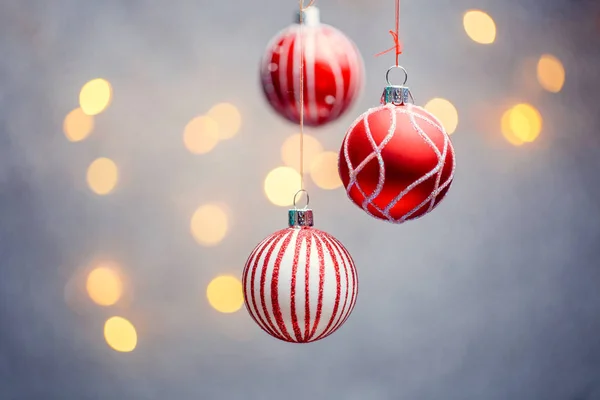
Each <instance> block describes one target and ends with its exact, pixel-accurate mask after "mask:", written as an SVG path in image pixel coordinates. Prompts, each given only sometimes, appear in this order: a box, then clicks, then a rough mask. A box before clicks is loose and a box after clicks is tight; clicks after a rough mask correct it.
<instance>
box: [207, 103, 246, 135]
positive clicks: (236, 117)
mask: <svg viewBox="0 0 600 400" xmlns="http://www.w3.org/2000/svg"><path fill="white" fill-rule="evenodd" d="M206 115H207V116H209V117H211V118H212V119H213V120H214V121H215V122H216V123H217V125H218V128H219V129H218V132H219V138H220V139H230V138H232V137H234V136H235V135H237V133H238V132H239V130H240V127H241V126H242V115H241V114H240V112H239V110H238V109H237V107H236V106H234V105H233V104H230V103H219V104H217V105H215V106H214V107H213V108H211V109H210V110H209V111H208V113H207V114H206Z"/></svg>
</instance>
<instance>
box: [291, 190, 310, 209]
mask: <svg viewBox="0 0 600 400" xmlns="http://www.w3.org/2000/svg"><path fill="white" fill-rule="evenodd" d="M302 193H304V195H305V196H306V205H305V206H304V207H303V208H300V209H299V208H298V205H297V203H298V202H297V199H298V195H302ZM309 204H310V197H309V196H308V192H307V191H306V190H305V189H300V190H298V191H297V192H296V194H295V195H294V209H295V210H306V209H308V205H309Z"/></svg>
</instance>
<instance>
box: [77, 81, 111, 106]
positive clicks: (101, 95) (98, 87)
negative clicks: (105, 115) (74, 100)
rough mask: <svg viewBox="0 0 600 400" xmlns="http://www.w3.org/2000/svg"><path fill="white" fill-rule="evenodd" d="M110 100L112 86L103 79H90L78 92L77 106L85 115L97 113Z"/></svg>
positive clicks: (108, 103) (107, 104)
mask: <svg viewBox="0 0 600 400" xmlns="http://www.w3.org/2000/svg"><path fill="white" fill-rule="evenodd" d="M111 100H112V87H111V86H110V83H109V82H108V81H106V80H104V79H100V78H98V79H92V80H91V81H89V82H88V83H86V84H85V85H83V87H82V88H81V91H80V92H79V106H80V107H81V109H82V110H83V112H84V113H86V114H87V115H97V114H100V113H101V112H102V111H104V110H106V107H108V106H109V105H110V102H111Z"/></svg>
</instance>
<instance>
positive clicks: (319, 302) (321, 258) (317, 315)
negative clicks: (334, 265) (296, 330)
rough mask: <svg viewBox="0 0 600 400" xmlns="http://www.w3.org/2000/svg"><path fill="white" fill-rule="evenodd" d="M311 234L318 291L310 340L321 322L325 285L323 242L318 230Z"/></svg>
mask: <svg viewBox="0 0 600 400" xmlns="http://www.w3.org/2000/svg"><path fill="white" fill-rule="evenodd" d="M319 232H320V231H319ZM312 236H313V237H314V238H315V246H316V248H317V255H318V257H319V292H318V293H317V311H316V313H315V321H314V325H313V328H312V330H311V331H310V336H309V339H310V340H313V337H314V335H315V333H316V332H317V328H318V326H319V322H321V314H322V312H323V290H324V285H325V257H324V254H323V244H322V242H321V237H320V235H319V233H318V232H313V235H312Z"/></svg>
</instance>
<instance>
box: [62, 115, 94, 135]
mask: <svg viewBox="0 0 600 400" xmlns="http://www.w3.org/2000/svg"><path fill="white" fill-rule="evenodd" d="M93 130H94V117H93V116H91V115H87V114H86V113H84V112H83V110H82V109H81V108H79V107H78V108H76V109H74V110H73V111H71V112H70V113H68V114H67V116H66V117H65V120H64V122H63V132H64V133H65V136H66V137H67V139H68V140H69V141H71V142H79V141H81V140H83V139H85V138H86V137H88V136H89V134H90V133H92V131H93Z"/></svg>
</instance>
